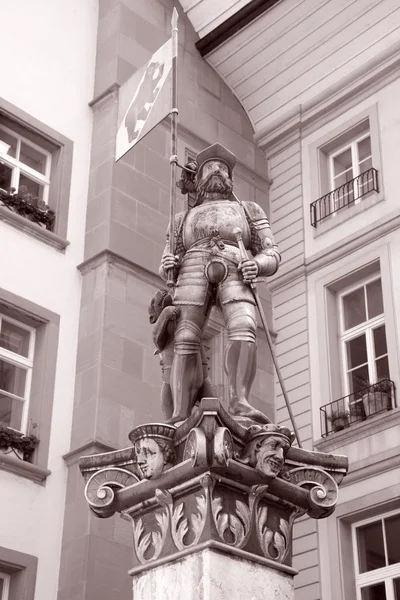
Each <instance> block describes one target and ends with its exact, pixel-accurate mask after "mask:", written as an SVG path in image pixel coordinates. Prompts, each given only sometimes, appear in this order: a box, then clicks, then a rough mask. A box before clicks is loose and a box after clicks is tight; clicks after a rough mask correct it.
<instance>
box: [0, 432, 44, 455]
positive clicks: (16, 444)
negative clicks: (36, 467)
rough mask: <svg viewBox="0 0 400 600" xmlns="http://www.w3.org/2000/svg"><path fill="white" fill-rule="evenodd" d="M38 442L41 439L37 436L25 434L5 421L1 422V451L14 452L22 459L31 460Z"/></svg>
mask: <svg viewBox="0 0 400 600" xmlns="http://www.w3.org/2000/svg"><path fill="white" fill-rule="evenodd" d="M38 443H39V440H38V438H37V437H36V436H34V435H24V434H23V433H22V432H21V431H16V430H15V429H12V428H11V427H8V426H7V425H6V424H5V423H0V451H2V452H5V453H8V452H10V451H11V452H14V454H15V455H16V456H18V458H20V459H21V460H25V461H27V462H30V461H31V457H32V454H33V452H34V450H35V448H36V446H37V445H38Z"/></svg>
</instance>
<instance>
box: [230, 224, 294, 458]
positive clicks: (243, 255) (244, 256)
mask: <svg viewBox="0 0 400 600" xmlns="http://www.w3.org/2000/svg"><path fill="white" fill-rule="evenodd" d="M233 234H234V236H235V237H236V241H237V243H238V247H239V253H240V260H241V261H245V260H249V257H248V255H247V250H246V248H245V247H244V243H243V238H242V230H241V229H240V228H239V227H235V228H234V230H233ZM256 281H257V280H256V279H253V280H252V281H246V283H248V284H249V286H250V289H251V291H252V293H253V297H254V300H255V303H256V305H257V308H258V312H259V313H260V317H261V321H262V324H263V327H264V331H265V335H266V336H267V342H268V346H269V349H270V352H271V356H272V361H273V363H274V366H275V370H276V374H277V375H278V380H279V384H280V386H281V389H282V394H283V397H284V399H285V403H286V408H287V410H288V413H289V417H290V420H291V423H292V426H293V431H294V434H295V436H296V440H297V444H298V446H299V448H302V445H301V442H300V436H299V432H298V429H297V426H296V423H295V420H294V415H293V411H292V407H291V406H290V402H289V397H288V393H287V391H286V386H285V382H284V381H283V377H282V373H281V370H280V368H279V365H278V360H277V357H276V354H275V350H274V347H273V344H272V339H271V335H270V333H269V329H268V324H267V319H266V317H265V313H264V309H263V307H262V304H261V299H260V296H259V294H258V290H257V284H256Z"/></svg>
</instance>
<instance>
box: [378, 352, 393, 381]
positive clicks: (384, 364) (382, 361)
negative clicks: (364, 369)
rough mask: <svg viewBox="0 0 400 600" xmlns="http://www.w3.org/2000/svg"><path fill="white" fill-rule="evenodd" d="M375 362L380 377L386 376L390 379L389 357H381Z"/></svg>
mask: <svg viewBox="0 0 400 600" xmlns="http://www.w3.org/2000/svg"><path fill="white" fill-rule="evenodd" d="M375 364H376V372H377V375H378V379H382V378H384V377H386V378H387V379H390V374H389V361H388V357H387V356H384V357H383V358H379V359H378V360H376V361H375Z"/></svg>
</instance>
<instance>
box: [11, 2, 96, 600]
mask: <svg viewBox="0 0 400 600" xmlns="http://www.w3.org/2000/svg"><path fill="white" fill-rule="evenodd" d="M97 4H98V3H97V1H96V0H89V1H88V2H84V3H82V2H80V1H79V0H71V1H69V2H67V3H65V2H63V1H62V0H55V1H54V0H38V1H37V2H24V1H23V0H17V1H16V2H9V3H4V4H3V6H2V8H1V10H0V13H1V17H2V18H1V21H2V23H3V24H6V23H7V26H4V27H3V31H2V45H3V47H4V48H7V53H8V57H7V59H6V60H4V61H2V85H1V96H2V97H3V98H4V99H5V100H6V101H7V102H9V103H11V104H13V105H15V106H16V107H18V108H19V109H22V110H23V111H25V112H26V113H28V114H29V115H31V116H32V117H34V118H35V119H38V120H39V121H41V122H43V123H44V124H45V125H47V126H49V127H51V128H53V129H54V130H56V131H58V132H59V133H61V134H62V135H64V136H66V137H68V138H69V139H71V140H72V141H73V143H74V150H73V168H72V180H71V191H70V212H69V225H68V240H69V242H70V245H69V246H68V247H67V249H66V251H65V253H63V252H59V251H58V250H56V249H55V248H53V247H50V246H48V245H46V244H45V243H43V242H41V241H39V240H37V239H34V238H32V237H30V236H28V235H26V234H25V233H24V232H22V231H19V230H17V229H14V228H13V227H10V226H9V225H8V224H6V223H4V222H0V257H1V259H0V271H1V287H2V288H4V289H6V290H8V291H10V292H12V293H14V294H16V295H18V296H20V297H22V298H24V299H27V300H29V301H31V302H34V303H36V304H38V305H40V306H43V307H45V308H47V309H49V310H51V311H53V312H54V313H57V314H58V315H60V336H59V346H58V360H57V372H56V383H55V392H54V405H53V417H52V428H51V439H50V452H49V461H48V468H49V469H50V470H51V472H52V474H51V475H50V476H49V477H48V479H47V481H46V484H45V485H44V486H42V485H38V484H36V483H33V482H31V481H28V480H26V479H23V478H21V477H18V476H16V475H13V474H11V473H5V472H2V471H0V488H1V495H0V514H1V515H2V517H1V526H0V545H1V546H3V547H6V548H10V549H13V550H17V551H21V552H25V553H28V554H32V555H34V556H37V557H38V571H37V583H36V596H35V597H36V598H40V599H41V600H54V598H55V597H56V595H57V587H58V574H59V563H60V550H61V533H62V522H63V512H64V503H65V489H66V467H65V464H64V461H63V459H62V455H63V454H64V453H65V452H67V450H68V448H69V440H70V435H71V422H72V405H73V395H74V380H75V362H76V350H77V336H78V322H79V307H80V294H81V276H80V273H79V271H78V270H77V268H76V267H77V265H78V264H79V263H80V262H81V261H82V258H83V244H84V229H85V216H86V198H87V187H88V177H89V158H90V143H91V129H92V114H91V111H90V108H89V107H88V102H89V101H90V100H91V98H92V92H93V81H94V61H95V47H96V46H95V45H96V32H97V12H98V7H97Z"/></svg>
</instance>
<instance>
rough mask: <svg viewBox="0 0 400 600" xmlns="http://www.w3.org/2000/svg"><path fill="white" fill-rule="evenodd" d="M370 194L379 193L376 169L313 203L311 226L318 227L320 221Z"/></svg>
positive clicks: (369, 170) (355, 178)
mask: <svg viewBox="0 0 400 600" xmlns="http://www.w3.org/2000/svg"><path fill="white" fill-rule="evenodd" d="M370 192H379V184H378V171H377V170H376V169H374V168H371V169H368V171H365V172H364V173H361V174H360V175H358V176H357V177H354V179H352V180H351V181H347V182H346V183H344V184H343V185H341V186H339V187H338V188H336V190H333V191H332V192H329V194H325V196H322V198H319V199H318V200H316V201H315V202H312V203H311V204H310V216H311V225H312V226H313V227H316V226H317V223H319V222H320V221H323V220H324V219H326V218H327V217H330V216H331V215H334V214H336V213H337V211H338V210H341V209H342V208H347V207H349V206H351V205H352V204H354V203H355V202H356V201H357V200H360V199H361V198H362V197H363V196H365V195H366V194H369V193H370Z"/></svg>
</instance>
